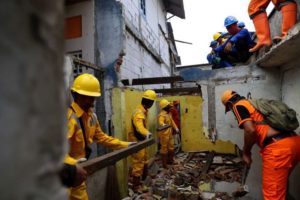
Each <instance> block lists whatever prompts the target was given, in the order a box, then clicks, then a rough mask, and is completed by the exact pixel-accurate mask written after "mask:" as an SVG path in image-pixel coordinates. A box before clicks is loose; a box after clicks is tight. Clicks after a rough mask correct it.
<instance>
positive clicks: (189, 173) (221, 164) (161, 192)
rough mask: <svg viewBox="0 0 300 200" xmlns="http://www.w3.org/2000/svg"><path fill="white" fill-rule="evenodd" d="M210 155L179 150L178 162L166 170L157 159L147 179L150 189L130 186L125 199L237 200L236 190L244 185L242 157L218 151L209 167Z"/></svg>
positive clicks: (146, 184)
mask: <svg viewBox="0 0 300 200" xmlns="http://www.w3.org/2000/svg"><path fill="white" fill-rule="evenodd" d="M208 154H209V152H207V153H205V152H201V153H179V154H177V155H176V156H175V161H176V163H177V164H175V165H169V166H168V169H163V168H162V166H161V165H162V164H161V161H160V159H155V161H154V163H153V164H152V165H151V168H150V169H149V176H148V178H147V179H146V180H145V181H144V185H145V186H147V187H146V188H147V190H138V192H137V193H135V194H132V193H133V191H132V190H131V189H129V197H127V199H126V200H129V199H132V200H134V199H148V200H185V199H188V200H210V199H211V200H217V199H220V200H229V199H234V196H235V193H234V191H235V192H237V191H238V190H237V188H238V186H239V185H241V177H242V170H243V163H242V162H241V159H240V158H237V157H236V156H234V155H224V154H215V155H214V158H213V162H212V163H211V165H210V166H209V168H208V170H207V166H205V163H206V162H207V158H208V156H207V155H208ZM205 167H206V169H204V168H205ZM203 172H207V173H203ZM226 189H227V190H226ZM128 198H129V199H128Z"/></svg>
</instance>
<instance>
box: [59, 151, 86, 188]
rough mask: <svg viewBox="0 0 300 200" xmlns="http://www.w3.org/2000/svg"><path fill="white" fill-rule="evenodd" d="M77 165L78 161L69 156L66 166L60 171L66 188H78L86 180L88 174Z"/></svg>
mask: <svg viewBox="0 0 300 200" xmlns="http://www.w3.org/2000/svg"><path fill="white" fill-rule="evenodd" d="M77 163H78V160H76V159H74V158H72V157H70V156H69V155H68V154H67V156H66V157H65V160H64V165H63V166H62V168H61V169H60V170H59V177H60V180H61V182H62V184H63V185H64V186H66V187H76V186H79V185H80V184H82V183H83V182H84V181H85V180H86V178H87V172H86V171H85V169H83V168H82V167H81V166H80V165H78V164H77Z"/></svg>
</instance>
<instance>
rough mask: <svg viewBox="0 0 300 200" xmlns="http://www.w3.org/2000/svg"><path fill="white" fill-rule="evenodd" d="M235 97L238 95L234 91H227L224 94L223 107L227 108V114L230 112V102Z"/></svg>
mask: <svg viewBox="0 0 300 200" xmlns="http://www.w3.org/2000/svg"><path fill="white" fill-rule="evenodd" d="M235 95H237V93H236V92H235V91H233V90H226V91H225V92H224V93H223V95H222V97H221V101H222V103H223V105H224V106H225V113H227V112H228V111H229V110H230V108H229V106H228V102H229V100H230V99H231V98H232V97H234V96H235Z"/></svg>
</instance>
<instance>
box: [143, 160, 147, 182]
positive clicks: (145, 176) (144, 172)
mask: <svg viewBox="0 0 300 200" xmlns="http://www.w3.org/2000/svg"><path fill="white" fill-rule="evenodd" d="M147 176H148V164H145V165H144V168H143V175H142V180H143V181H144V180H145V179H146V178H147Z"/></svg>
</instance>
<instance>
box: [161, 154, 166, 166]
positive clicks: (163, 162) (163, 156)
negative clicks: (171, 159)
mask: <svg viewBox="0 0 300 200" xmlns="http://www.w3.org/2000/svg"><path fill="white" fill-rule="evenodd" d="M160 156H161V161H162V167H163V168H165V169H167V168H168V166H167V154H160Z"/></svg>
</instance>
